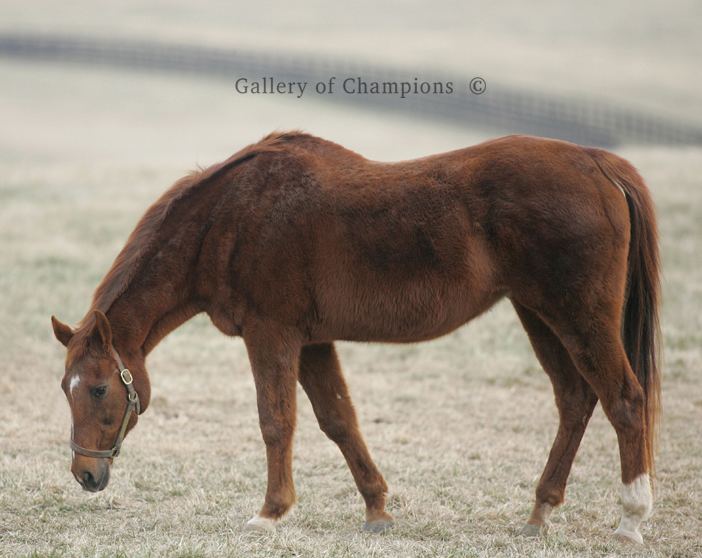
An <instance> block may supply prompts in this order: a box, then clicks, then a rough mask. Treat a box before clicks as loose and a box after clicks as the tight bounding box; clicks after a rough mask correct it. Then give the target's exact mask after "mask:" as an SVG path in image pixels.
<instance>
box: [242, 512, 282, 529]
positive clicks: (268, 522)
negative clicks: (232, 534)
mask: <svg viewBox="0 0 702 558" xmlns="http://www.w3.org/2000/svg"><path fill="white" fill-rule="evenodd" d="M275 523H276V521H275V519H271V518H269V517H261V516H260V515H254V516H253V517H252V518H251V519H249V520H248V521H247V522H246V528H247V529H248V530H250V531H257V532H259V533H271V532H272V531H274V530H275Z"/></svg>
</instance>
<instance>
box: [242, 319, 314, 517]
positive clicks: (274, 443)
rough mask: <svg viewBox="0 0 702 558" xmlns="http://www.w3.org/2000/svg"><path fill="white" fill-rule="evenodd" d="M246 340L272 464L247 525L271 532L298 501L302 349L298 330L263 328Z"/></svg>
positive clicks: (253, 330) (253, 329) (254, 330)
mask: <svg viewBox="0 0 702 558" xmlns="http://www.w3.org/2000/svg"><path fill="white" fill-rule="evenodd" d="M244 342H245V343H246V348H247V350H248V354H249V361H250V362H251V369H252V372H253V376H254V381H255V384H256V400H257V405H258V417H259V423H260V427H261V434H262V435H263V441H264V442H265V444H266V459H267V463H268V488H267V490H266V498H265V501H264V504H263V507H262V508H261V511H260V512H259V513H258V515H256V516H254V517H253V518H251V519H250V520H249V522H248V523H247V525H248V526H249V527H250V528H252V529H259V530H271V529H273V527H274V526H275V523H276V522H277V521H278V520H279V519H280V518H281V517H283V516H284V515H285V514H286V513H287V512H288V511H289V510H290V508H291V507H292V505H293V504H294V503H295V486H294V484H293V478H292V441H293V433H294V430H295V411H296V403H295V395H296V393H295V391H296V385H297V371H298V363H299V359H300V350H301V346H302V345H301V342H300V339H299V336H298V335H297V333H296V332H295V331H291V330H286V329H284V328H280V327H273V326H262V325H257V326H255V327H251V328H249V329H247V332H246V334H245V335H244Z"/></svg>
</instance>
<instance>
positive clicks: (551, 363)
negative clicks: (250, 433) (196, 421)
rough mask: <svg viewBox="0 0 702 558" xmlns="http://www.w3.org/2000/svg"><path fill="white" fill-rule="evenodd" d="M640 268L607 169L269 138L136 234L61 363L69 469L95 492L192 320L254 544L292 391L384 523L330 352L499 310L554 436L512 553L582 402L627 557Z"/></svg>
mask: <svg viewBox="0 0 702 558" xmlns="http://www.w3.org/2000/svg"><path fill="white" fill-rule="evenodd" d="M658 291H659V286H658V249H657V233H656V225H655V217H654V210H653V205H652V202H651V198H650V196H649V192H648V190H647V188H646V186H645V185H644V182H643V180H642V178H641V177H640V176H639V175H638V173H637V172H636V170H635V169H634V168H633V167H632V166H631V165H630V164H629V163H628V162H626V161H624V160H623V159H620V158H619V157H617V156H615V155H612V154H611V153H608V152H605V151H601V150H598V149H593V148H586V147H580V146H577V145H573V144H570V143H565V142H561V141H554V140H549V139H541V138H534V137H522V136H511V137H506V138H501V139H497V140H494V141H489V142H486V143H483V144H480V145H477V146H474V147H470V148H467V149H460V150H457V151H452V152H449V153H444V154H440V155H433V156H430V157H425V158H422V159H417V160H412V161H406V162H400V163H380V162H376V161H370V160H367V159H365V158H364V157H362V156H360V155H358V154H356V153H354V152H352V151H349V150H348V149H345V148H343V147H341V146H339V145H337V144H334V143H332V142H329V141H326V140H323V139H320V138H317V137H313V136H310V135H307V134H303V133H298V132H290V133H277V134H272V135H269V136H267V137H266V138H264V139H263V140H261V141H260V142H258V143H256V144H254V145H250V146H249V147H246V148H245V149H243V150H242V151H239V152H238V153H236V154H235V155H233V156H232V157H230V158H229V159H227V160H226V161H224V162H222V163H219V164H216V165H214V166H211V167H209V168H207V169H205V170H203V171H199V172H196V173H193V174H191V175H189V176H186V177H185V178H183V179H181V180H180V181H178V182H177V183H176V184H175V185H174V186H173V187H172V188H171V189H170V190H168V191H167V192H166V193H165V194H163V196H161V198H160V199H159V200H157V201H156V202H155V203H154V205H152V206H151V207H150V208H149V209H148V211H147V212H146V214H145V215H144V216H143V218H142V219H141V221H140V222H139V224H138V225H137V226H136V228H135V230H134V231H133V232H132V234H131V236H130V237H129V239H128V241H127V244H126V246H125V247H124V248H123V249H122V251H121V252H120V254H119V255H118V256H117V259H116V260H115V262H114V264H113V265H112V268H111V269H110V271H109V272H108V273H107V275H106V276H105V278H104V279H103V280H102V282H101V284H100V285H99V287H98V288H97V290H96V292H95V295H94V298H93V302H92V307H91V309H90V311H89V312H88V314H87V315H86V316H85V318H84V319H83V320H82V321H81V322H80V324H79V325H78V326H77V327H76V328H75V329H73V328H71V327H69V326H67V325H65V324H63V323H61V322H59V321H58V320H56V319H55V318H53V317H52V321H53V328H54V332H55V335H56V337H57V338H58V340H59V341H60V342H61V343H63V344H64V345H65V346H66V347H67V348H68V351H67V358H66V373H65V376H64V378H63V382H62V387H63V390H64V391H65V393H66V397H67V398H68V402H69V404H70V407H71V413H72V420H73V428H72V440H71V445H72V447H73V450H74V451H73V462H72V467H71V471H72V472H73V474H74V476H75V478H76V480H77V481H78V482H79V483H80V484H81V485H82V486H83V487H84V488H85V489H87V490H91V491H97V490H102V489H103V488H104V487H105V486H106V484H107V482H108V478H109V467H110V465H111V464H112V459H113V458H114V457H115V456H116V454H117V453H118V451H119V447H120V445H121V443H122V439H123V438H124V436H125V434H126V432H127V431H128V430H129V429H131V428H132V427H134V425H135V424H136V422H137V419H138V415H139V413H143V412H144V411H145V410H146V408H147V407H148V404H149V397H150V384H149V377H148V374H147V372H146V368H145V359H146V356H147V355H148V354H149V352H150V351H151V350H152V349H153V348H154V347H155V346H156V345H157V344H158V343H159V341H160V340H161V339H163V337H164V336H165V335H167V334H168V333H169V332H170V331H172V330H173V329H175V328H177V327H178V326H180V325H181V324H182V323H183V322H185V321H186V320H188V319H189V318H191V317H193V316H195V315H196V314H198V313H200V312H206V313H207V314H208V315H209V317H210V318H211V320H212V322H213V323H214V325H215V326H216V327H217V328H218V329H220V330H221V331H222V332H224V333H225V334H227V335H232V336H241V337H243V339H244V342H245V345H246V348H247V351H248V355H249V359H250V363H251V368H252V371H253V376H254V380H255V385H256V392H257V403H258V411H259V418H260V427H261V432H262V435H263V440H264V442H265V446H266V455H267V462H268V489H267V491H266V496H265V501H264V504H263V507H262V508H261V510H260V512H259V513H258V514H257V515H256V516H254V518H253V519H252V520H251V521H250V522H249V525H251V526H252V527H254V528H263V529H267V528H270V527H271V526H273V525H274V523H275V522H276V521H277V520H278V519H280V518H281V517H282V516H283V515H284V514H285V513H286V512H287V511H288V510H289V509H290V507H291V506H292V505H293V502H294V500H295V488H294V486H293V479H292V467H291V459H292V438H293V430H294V428H295V392H296V389H295V386H296V382H298V381H299V382H300V383H301V384H302V387H303V388H304V390H305V392H306V393H307V395H308V396H309V398H310V401H311V402H312V406H313V408H314V412H315V414H316V416H317V419H318V421H319V426H320V428H321V429H322V431H323V432H324V433H325V434H326V435H327V436H328V437H329V438H331V439H332V440H333V441H334V442H336V444H337V445H338V446H339V448H340V450H341V452H342V453H343V455H344V457H345V458H346V461H347V463H348V466H349V468H350V469H351V473H352V474H353V477H354V480H355V482H356V485H357V486H358V490H359V491H360V493H361V495H362V496H363V498H364V499H365V504H366V524H365V525H366V528H367V529H369V530H382V529H384V528H386V527H388V526H389V525H390V524H391V522H392V517H391V516H390V515H389V514H388V513H387V512H386V511H385V500H386V492H387V485H386V484H385V480H384V479H383V477H382V475H381V474H380V472H379V471H378V468H377V467H376V465H375V464H374V463H373V460H372V459H371V456H370V454H369V452H368V449H367V447H366V444H365V443H364V441H363V437H362V436H361V432H360V430H359V426H358V423H357V420H356V415H355V412H354V408H353V405H352V403H351V398H350V396H349V391H348V389H347V387H346V384H345V382H344V377H343V375H342V372H341V367H340V365H339V360H338V358H337V354H336V350H335V348H334V341H335V340H349V341H379V342H416V341H423V340H425V339H433V338H435V337H438V336H440V335H444V334H446V333H448V332H450V331H453V330H454V329H456V328H458V327H459V326H461V325H462V324H465V323H466V322H468V321H469V320H471V319H473V318H475V317H476V316H478V315H479V314H481V313H482V312H484V311H485V310H487V309H488V308H490V307H491V306H492V305H493V304H495V303H496V302H497V301H498V300H500V299H501V298H503V297H508V298H509V299H510V301H511V302H512V304H513V305H514V308H515V309H516V311H517V314H518V316H519V318H520V320H521V322H522V324H523V326H524V328H525V329H526V332H527V334H528V336H529V339H530V340H531V343H532V345H533V348H534V351H535V352H536V355H537V357H538V358H539V360H540V362H541V364H542V365H543V368H544V370H545V371H546V373H547V374H548V376H549V377H550V379H551V381H552V383H553V389H554V393H555V400H556V405H557V406H558V411H559V415H560V425H559V428H558V433H557V435H556V439H555V442H554V444H553V448H552V449H551V453H550V455H549V457H548V462H547V463H546V468H545V470H544V472H543V475H542V476H541V480H540V481H539V483H538V487H537V489H536V501H535V504H534V508H533V511H532V513H531V517H530V518H529V520H528V523H527V525H526V526H525V528H524V529H523V532H524V533H525V534H532V535H535V534H538V533H539V532H540V531H541V530H542V529H544V528H545V527H546V525H547V520H548V516H549V514H550V513H551V511H552V509H553V508H554V507H555V506H557V505H558V504H560V503H561V502H562V501H563V498H564V492H565V485H566V479H567V477H568V473H569V471H570V468H571V465H572V463H573V459H574V457H575V453H576V451H577V449H578V446H579V444H580V441H581V438H582V436H583V433H584V431H585V428H586V425H587V423H588V419H589V418H590V416H591V414H592V412H593V409H594V407H595V405H596V403H597V401H600V402H601V404H602V407H603V409H604V412H605V413H606V415H607V418H608V419H609V420H610V421H611V423H612V426H613V427H614V429H615V430H616V433H617V437H618V441H619V452H620V458H621V477H622V497H621V501H622V506H623V513H622V519H621V523H620V525H619V527H618V529H617V531H616V534H618V535H619V536H620V537H623V538H626V539H631V540H634V541H639V542H641V540H642V539H641V534H640V532H639V525H640V523H641V521H642V520H644V519H646V517H647V516H648V514H649V513H650V511H651V508H652V496H651V489H650V482H649V473H651V472H652V468H653V455H654V448H653V445H654V439H655V431H656V422H657V417H658V410H659V391H660V382H659V373H658V370H657V363H656V336H657V328H658V322H657V305H658Z"/></svg>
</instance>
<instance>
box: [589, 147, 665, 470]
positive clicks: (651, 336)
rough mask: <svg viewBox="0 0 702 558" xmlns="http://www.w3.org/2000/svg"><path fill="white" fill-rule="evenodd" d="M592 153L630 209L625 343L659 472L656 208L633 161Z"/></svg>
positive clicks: (651, 459) (650, 452) (650, 449)
mask: <svg viewBox="0 0 702 558" xmlns="http://www.w3.org/2000/svg"><path fill="white" fill-rule="evenodd" d="M588 152H589V153H590V155H591V156H592V157H593V158H594V160H595V162H596V163H597V164H598V165H599V167H600V169H601V170H602V172H603V173H604V175H605V176H606V177H607V178H608V179H609V180H611V181H612V182H613V183H614V184H615V185H616V186H618V187H619V188H621V190H622V191H623V192H624V194H625V197H626V201H627V204H628V206H629V221H630V228H631V237H630V241H629V259H628V270H627V291H626V300H625V303H624V310H623V319H622V340H623V342H624V348H625V350H626V354H627V357H628V359H629V364H630V365H631V367H632V369H633V370H634V373H635V374H636V377H637V378H638V380H639V383H640V384H641V387H642V388H643V391H644V398H645V403H644V411H645V426H646V432H645V436H646V452H647V460H648V466H649V467H648V468H649V471H650V472H651V474H653V473H654V471H655V467H654V465H655V463H654V461H655V450H656V445H657V439H658V420H659V415H660V410H661V377H660V370H659V349H660V347H659V338H660V326H659V319H658V305H659V301H660V277H659V276H660V260H659V254H658V231H657V227H656V216H655V210H654V206H653V201H652V199H651V195H650V193H649V190H648V188H647V187H646V184H645V182H644V180H643V178H641V176H640V175H639V173H638V172H637V171H636V169H635V168H634V167H633V166H632V165H631V164H630V163H628V162H627V161H625V160H624V159H621V158H620V157H617V156H616V155H613V154H611V153H608V152H606V151H602V150H599V149H590V150H588Z"/></svg>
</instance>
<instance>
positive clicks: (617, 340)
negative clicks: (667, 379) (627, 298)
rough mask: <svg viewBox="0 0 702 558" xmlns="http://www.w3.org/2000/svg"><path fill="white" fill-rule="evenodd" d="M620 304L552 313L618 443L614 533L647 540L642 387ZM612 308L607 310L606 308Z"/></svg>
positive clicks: (648, 506) (650, 502)
mask: <svg viewBox="0 0 702 558" xmlns="http://www.w3.org/2000/svg"><path fill="white" fill-rule="evenodd" d="M618 307H619V306H618V305H617V304H614V303H612V304H605V303H602V304H599V305H596V306H593V308H594V310H589V309H588V308H580V309H571V311H570V312H568V316H567V317H559V318H553V317H549V318H548V320H547V321H548V323H549V325H550V326H551V327H552V328H553V330H554V331H555V332H556V333H557V334H558V337H559V339H561V340H562V342H563V344H564V346H565V347H566V349H567V351H568V354H569V355H570V357H571V359H572V361H573V363H574V364H575V366H576V367H577V369H578V372H580V374H581V375H582V377H583V378H585V380H586V381H587V383H588V384H589V385H590V387H591V388H592V390H593V391H594V393H595V395H596V396H597V398H598V400H599V401H600V403H601V405H602V409H603V411H604V413H605V415H606V416H607V418H608V419H609V421H610V423H611V424H612V426H613V427H614V430H615V432H616V434H617V440H618V443H619V456H620V461H621V478H622V492H621V505H622V518H621V522H620V525H619V527H618V528H617V530H616V531H615V535H616V536H617V537H618V538H620V539H624V540H627V541H634V542H638V543H642V542H643V538H642V536H641V533H640V532H639V525H640V524H641V522H642V521H644V520H645V519H647V518H648V516H649V515H650V513H651V509H652V507H653V498H652V494H651V487H650V481H649V475H648V473H649V466H650V464H649V459H648V445H647V444H648V442H647V438H646V426H645V408H644V405H645V398H644V391H643V388H642V387H641V384H640V383H639V380H638V379H637V377H636V376H635V374H634V372H633V371H632V369H631V366H630V364H629V360H628V358H627V356H626V351H625V349H624V344H623V342H622V339H621V333H620V331H619V323H620V322H619V319H618V317H617V313H618V312H619V310H617V308H618ZM608 308H609V309H610V311H608V310H607V309H608Z"/></svg>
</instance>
